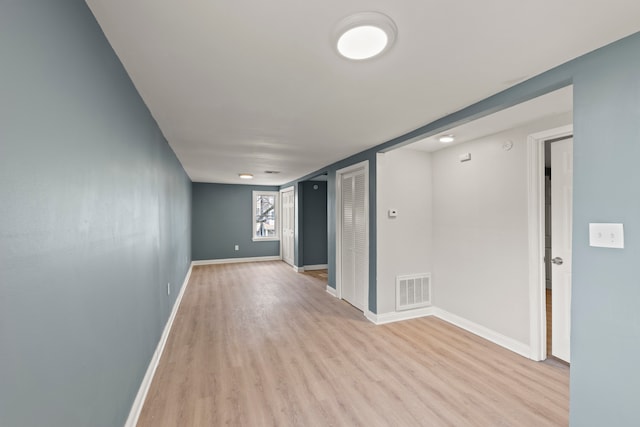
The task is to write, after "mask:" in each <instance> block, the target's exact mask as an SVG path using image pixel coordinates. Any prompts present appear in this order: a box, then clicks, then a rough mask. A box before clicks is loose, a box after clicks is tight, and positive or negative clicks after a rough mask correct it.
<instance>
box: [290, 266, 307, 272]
mask: <svg viewBox="0 0 640 427" xmlns="http://www.w3.org/2000/svg"><path fill="white" fill-rule="evenodd" d="M291 268H293V271H295V272H296V273H304V267H298V266H297V265H292V266H291Z"/></svg>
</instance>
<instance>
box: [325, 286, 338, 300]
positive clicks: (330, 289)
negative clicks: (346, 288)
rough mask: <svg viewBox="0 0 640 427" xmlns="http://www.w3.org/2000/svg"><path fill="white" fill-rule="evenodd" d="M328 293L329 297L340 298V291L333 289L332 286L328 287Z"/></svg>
mask: <svg viewBox="0 0 640 427" xmlns="http://www.w3.org/2000/svg"><path fill="white" fill-rule="evenodd" d="M327 293H328V294H329V295H331V296H332V297H335V298H338V291H336V289H335V288H332V287H331V286H329V285H327Z"/></svg>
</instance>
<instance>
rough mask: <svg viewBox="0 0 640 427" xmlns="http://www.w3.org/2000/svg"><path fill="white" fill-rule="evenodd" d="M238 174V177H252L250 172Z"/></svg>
mask: <svg viewBox="0 0 640 427" xmlns="http://www.w3.org/2000/svg"><path fill="white" fill-rule="evenodd" d="M238 176H239V177H240V179H253V175H251V174H250V173H239V174H238Z"/></svg>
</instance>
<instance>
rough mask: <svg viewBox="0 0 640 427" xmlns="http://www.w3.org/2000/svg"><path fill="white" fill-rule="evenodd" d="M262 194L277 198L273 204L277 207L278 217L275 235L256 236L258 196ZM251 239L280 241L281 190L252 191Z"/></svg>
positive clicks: (276, 215)
mask: <svg viewBox="0 0 640 427" xmlns="http://www.w3.org/2000/svg"><path fill="white" fill-rule="evenodd" d="M260 194H264V195H267V196H273V197H274V198H275V200H274V203H273V206H274V209H275V217H276V221H275V223H276V233H275V236H269V237H259V236H256V217H255V215H256V197H257V196H258V195H260ZM251 197H252V201H251V240H252V241H253V242H275V241H280V225H281V224H280V192H279V191H257V190H254V191H252V192H251Z"/></svg>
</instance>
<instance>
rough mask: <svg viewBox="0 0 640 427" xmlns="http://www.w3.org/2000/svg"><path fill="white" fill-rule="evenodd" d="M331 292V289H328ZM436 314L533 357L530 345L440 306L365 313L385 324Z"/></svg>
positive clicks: (498, 343) (367, 316)
mask: <svg viewBox="0 0 640 427" xmlns="http://www.w3.org/2000/svg"><path fill="white" fill-rule="evenodd" d="M327 292H329V290H327ZM426 316H435V317H437V318H439V319H441V320H444V321H445V322H447V323H451V324H452V325H454V326H457V327H459V328H462V329H464V330H465V331H467V332H471V333H472V334H474V335H477V336H479V337H481V338H484V339H486V340H487V341H491V342H492V343H494V344H497V345H499V346H500V347H504V348H506V349H507V350H511V351H513V352H514V353H517V354H519V355H521V356H524V357H526V358H527V359H530V358H531V349H530V347H529V346H528V345H526V344H524V343H521V342H520V341H516V340H514V339H513V338H509V337H507V336H504V335H502V334H501V333H499V332H496V331H494V330H492V329H489V328H487V327H485V326H482V325H479V324H477V323H475V322H472V321H470V320H467V319H465V318H463V317H460V316H457V315H455V314H452V313H449V312H448V311H446V310H443V309H441V308H438V307H425V308H418V309H415V310H406V311H392V312H390V313H382V314H375V313H372V312H370V311H367V312H366V313H365V317H366V318H367V319H369V321H371V322H373V323H375V324H376V325H384V324H385V323H392V322H400V321H402V320H409V319H417V318H419V317H426Z"/></svg>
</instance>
